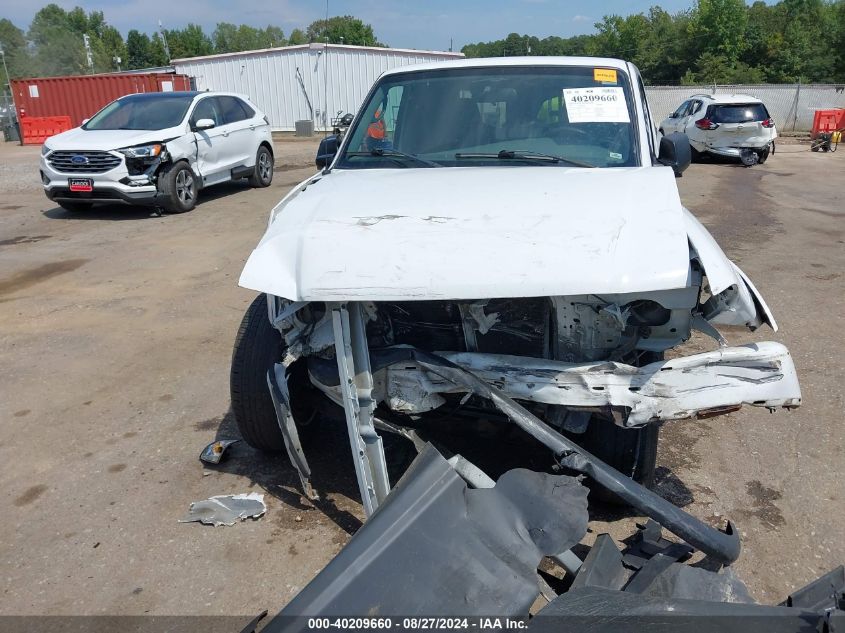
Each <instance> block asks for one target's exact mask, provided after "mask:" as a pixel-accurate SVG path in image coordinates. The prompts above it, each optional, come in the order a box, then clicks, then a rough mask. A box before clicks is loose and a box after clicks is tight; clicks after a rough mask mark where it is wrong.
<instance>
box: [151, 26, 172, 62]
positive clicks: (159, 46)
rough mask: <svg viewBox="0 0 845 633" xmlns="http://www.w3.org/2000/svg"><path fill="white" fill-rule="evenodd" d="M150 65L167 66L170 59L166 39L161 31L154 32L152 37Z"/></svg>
mask: <svg viewBox="0 0 845 633" xmlns="http://www.w3.org/2000/svg"><path fill="white" fill-rule="evenodd" d="M149 60H150V66H152V67H153V68H155V67H156V66H167V65H168V64H169V63H170V59H169V58H168V57H167V51H166V50H165V48H164V40H163V39H162V38H161V35H160V34H159V33H153V35H152V37H150V57H149Z"/></svg>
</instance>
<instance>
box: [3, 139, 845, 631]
mask: <svg viewBox="0 0 845 633" xmlns="http://www.w3.org/2000/svg"><path fill="white" fill-rule="evenodd" d="M314 149H315V144H314V143H313V142H311V141H308V142H302V141H299V142H295V141H292V140H288V141H282V142H280V143H278V144H277V156H278V157H279V158H278V161H277V162H278V163H279V164H280V166H281V167H280V168H279V169H278V170H277V172H276V177H275V180H274V182H273V185H272V186H271V187H270V188H268V189H264V190H252V189H249V188H248V187H246V185H245V184H232V185H226V186H222V187H220V188H218V189H216V190H214V191H209V192H204V194H203V196H202V201H201V204H200V205H199V206H198V207H197V208H196V209H195V210H194V211H193V212H191V213H188V214H184V215H172V216H164V217H160V218H157V217H150V214H149V213H148V212H147V211H144V210H140V209H134V208H128V207H114V208H103V209H95V210H94V211H92V212H89V213H85V214H78V215H73V214H69V213H67V212H65V211H63V210H62V209H60V208H57V207H56V206H55V205H53V204H52V203H50V202H49V201H48V200H47V199H46V198H45V197H44V195H43V193H42V192H41V190H40V185H39V184H38V178H37V160H38V148H37V147H34V148H29V147H27V148H21V147H17V146H14V145H11V144H5V145H0V196H2V197H0V324H2V327H0V419H2V424H0V464H2V468H0V490H2V492H0V495H2V499H3V507H4V508H5V511H4V512H2V514H1V515H0V570H2V571H1V572H0V592H1V593H0V595H2V597H1V598H0V613H2V614H102V613H105V614H145V613H150V614H162V615H164V614H174V615H176V614H178V615H183V614H206V615H216V614H239V615H251V614H255V613H257V612H259V611H261V610H263V609H265V608H266V609H270V611H271V613H272V612H273V611H274V610H277V609H278V608H280V607H281V606H282V605H283V604H285V603H286V602H287V601H288V600H289V599H290V598H291V597H292V596H293V595H294V594H295V593H296V592H297V591H298V590H299V589H300V588H302V587H303V586H304V585H305V584H306V583H307V582H308V581H309V580H310V579H311V578H312V577H313V576H314V575H315V574H316V573H317V572H318V571H319V570H320V569H321V568H322V567H323V566H324V565H325V564H326V563H327V562H328V561H329V560H330V559H331V558H332V556H333V555H334V554H336V553H337V552H338V551H339V550H340V548H341V547H342V546H343V545H344V543H346V541H347V540H348V538H349V536H350V534H351V533H354V531H355V529H357V528H358V527H359V526H360V524H361V519H362V517H363V513H362V511H361V507H360V504H359V502H358V500H357V488H356V485H355V482H354V473H353V470H352V464H351V460H350V459H349V458H348V453H346V452H345V451H346V450H348V449H346V448H345V447H344V445H343V440H342V435H341V439H340V440H336V439H333V440H332V441H331V442H330V446H329V447H328V449H327V450H326V451H325V452H324V453H323V454H320V455H314V454H313V453H312V457H311V459H312V467H313V469H314V471H315V472H316V473H317V474H316V485H317V487H318V488H320V489H322V490H323V491H324V493H325V499H324V500H323V501H321V502H319V503H318V504H317V505H316V506H315V505H312V504H310V503H308V502H305V501H304V500H303V498H302V497H301V496H300V495H299V492H298V487H297V482H296V476H295V474H294V472H293V470H292V468H291V467H290V466H289V465H288V463H287V460H286V459H285V458H282V457H266V456H262V455H259V454H257V453H256V452H254V451H253V450H251V449H250V448H249V447H247V446H245V445H243V444H239V445H236V446H235V447H234V448H233V450H232V452H231V456H230V459H229V460H228V461H227V462H225V463H224V464H223V465H222V466H221V467H219V468H204V467H203V466H202V465H201V463H200V462H199V461H198V459H197V457H198V455H199V452H200V450H201V449H202V448H203V447H204V446H205V445H206V443H208V442H209V441H211V440H212V439H214V438H215V437H224V436H232V435H233V434H236V433H237V431H236V429H235V428H234V424H233V421H232V418H231V413H230V411H229V395H228V369H229V360H230V355H231V346H232V341H233V338H234V335H235V332H236V330H237V327H238V323H239V321H240V319H241V316H242V314H243V312H244V310H245V308H246V306H247V305H248V303H249V302H250V301H251V300H252V298H253V294H252V293H251V292H249V291H246V290H243V289H240V288H239V287H238V286H237V279H238V275H239V273H240V271H241V268H242V266H243V263H244V261H245V260H246V258H247V256H248V255H249V253H250V251H251V249H252V248H253V246H254V245H255V244H256V243H257V241H258V239H259V237H260V236H261V233H262V231H263V229H264V227H265V226H266V222H267V215H268V211H269V209H270V208H271V207H272V206H273V205H274V204H275V202H277V201H278V200H279V199H280V198H281V197H282V195H283V194H284V193H285V192H286V191H287V190H288V189H289V188H290V187H291V186H293V185H294V184H295V183H297V182H299V181H301V180H302V179H303V178H305V177H306V176H307V175H309V174H310V173H311V172H312V168H311V167H310V166H309V164H310V161H311V157H312V156H313V153H314ZM843 168H845V152H839V153H837V154H833V155H823V154H811V153H810V152H809V151H806V146H800V145H787V144H784V145H781V146H780V151H778V153H777V154H775V155H774V156H773V157H772V158H771V159H770V160H769V162H768V163H767V164H765V165H763V166H757V167H754V168H751V169H745V168H742V167H738V166H734V165H728V164H696V165H693V166H692V167H691V168H690V169H689V171H688V172H687V173H686V175H685V176H684V177H683V178H682V179H680V180H679V181H678V184H679V186H680V189H681V192H682V197H683V200H684V202H685V204H686V205H687V206H688V207H689V208H690V209H691V210H692V211H693V212H694V213H696V215H697V216H698V217H699V218H700V219H701V220H702V221H703V222H704V223H705V224H706V225H707V226H708V227H709V228H710V229H711V231H712V232H713V233H714V235H715V237H716V238H717V240H718V241H719V242H720V243H721V245H722V246H723V248H724V249H725V250H726V251H727V253H728V254H729V255H730V256H731V257H732V258H733V259H734V260H735V261H736V262H737V263H738V264H739V265H740V266H742V268H743V269H744V270H745V271H746V273H748V275H749V276H750V277H751V278H752V279H753V280H754V281H755V283H756V284H757V286H758V288H759V289H760V290H761V291H762V293H763V294H764V296H765V297H766V299H767V300H768V302H769V305H770V306H771V308H772V310H773V311H774V313H775V315H776V317H777V319H778V322H779V324H780V327H781V330H780V331H779V332H778V333H776V334H773V333H772V332H771V331H770V330H768V329H763V330H761V331H758V332H756V333H753V334H752V333H748V332H745V331H743V330H741V329H738V328H737V329H732V330H730V331H729V332H727V335H728V338H729V340H730V342H732V343H739V342H746V341H757V340H767V339H771V340H777V341H781V342H783V343H785V344H786V345H787V346H788V347H789V348H790V350H791V351H792V354H793V355H794V357H795V362H796V365H797V367H798V370H799V373H800V377H801V384H802V389H803V395H804V405H803V406H802V407H801V408H800V409H799V410H797V411H795V412H792V413H787V412H783V411H781V412H777V413H775V414H770V413H768V412H767V411H766V410H760V409H752V408H746V409H744V410H742V411H741V412H738V413H735V414H731V415H728V416H724V417H721V418H716V419H711V420H706V421H694V422H693V421H690V422H675V423H671V424H669V425H667V426H666V427H665V428H664V430H663V435H662V440H661V446H660V455H659V463H660V467H661V469H660V473H659V475H660V484H659V490H660V491H661V493H662V494H664V495H665V496H667V497H669V498H670V499H672V500H673V501H675V502H676V503H679V504H682V505H685V506H686V508H687V510H689V511H690V512H692V513H693V514H695V515H697V516H700V517H703V518H705V519H707V520H708V521H711V522H713V523H714V524H715V523H719V522H721V521H723V520H724V519H725V518H730V519H731V520H732V521H734V522H735V523H736V524H737V526H738V527H739V529H740V530H741V533H742V536H743V554H742V557H741V558H740V560H739V562H738V564H737V565H736V567H737V569H738V572H739V574H740V575H741V577H742V578H744V579H745V580H746V582H747V583H748V584H749V586H750V588H751V590H752V593H753V594H754V596H755V597H756V598H757V599H759V600H760V601H763V602H769V603H771V602H774V601H777V600H780V599H782V598H783V597H784V596H785V595H786V594H787V593H789V591H790V590H791V589H793V588H795V587H798V586H800V585H802V584H803V583H805V582H806V581H808V580H809V579H812V578H815V577H816V576H817V575H819V574H820V573H822V572H825V571H827V570H828V569H830V568H831V567H833V566H835V565H838V564H840V563H842V562H845V511H843V492H842V479H843V477H842V475H843V469H844V467H845V432H843V424H842V419H841V412H842V410H843V387H842V358H843V355H845V344H843V334H842V332H843V327H845V323H843V314H845V310H843V298H844V297H845V292H843V291H844V290H845V288H844V287H843V270H845V246H843V244H845V224H843V209H845V205H844V204H843V196H842V177H841V175H842V173H845V172H843ZM705 345H710V344H709V343H708V342H702V341H700V340H695V341H693V342H692V344H691V348H692V349H696V348H701V347H702V346H705ZM249 491H258V492H263V493H264V494H265V499H266V501H267V505H268V511H267V514H266V515H265V516H264V517H263V518H261V519H260V520H257V521H246V522H244V523H241V524H238V525H236V526H234V527H220V528H212V527H208V526H202V525H199V524H182V523H178V522H177V521H178V519H179V518H180V517H182V516H184V515H185V513H186V511H187V509H188V506H189V504H190V502H191V501H196V500H200V499H205V498H207V497H209V496H212V495H216V494H227V493H238V492H249ZM593 519H594V520H593V521H592V523H591V527H592V532H593V535H594V534H595V533H598V532H602V531H610V532H611V533H612V534H613V535H614V536H616V537H623V536H626V535H627V534H629V533H630V529H631V527H632V525H633V522H634V521H635V520H636V519H637V517H631V516H629V515H625V514H624V513H622V514H615V515H607V514H605V515H600V514H596V515H594V517H593ZM590 538H592V536H591V537H590Z"/></svg>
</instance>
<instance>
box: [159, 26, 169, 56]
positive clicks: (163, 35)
mask: <svg viewBox="0 0 845 633" xmlns="http://www.w3.org/2000/svg"><path fill="white" fill-rule="evenodd" d="M158 32H159V33H160V34H161V41H162V42H163V43H164V55H165V56H166V57H167V63H168V64H169V63H170V47H169V46H168V45H167V33H165V32H164V27H163V26H162V25H161V20H159V21H158Z"/></svg>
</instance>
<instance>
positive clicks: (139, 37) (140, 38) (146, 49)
mask: <svg viewBox="0 0 845 633" xmlns="http://www.w3.org/2000/svg"><path fill="white" fill-rule="evenodd" d="M152 65H153V64H152V63H151V53H150V37H149V36H148V35H147V34H146V33H141V32H140V31H138V30H136V29H132V30H131V31H129V33H127V34H126V68H129V69H137V68H149V67H150V66H152Z"/></svg>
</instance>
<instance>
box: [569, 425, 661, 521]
mask: <svg viewBox="0 0 845 633" xmlns="http://www.w3.org/2000/svg"><path fill="white" fill-rule="evenodd" d="M659 435H660V427H659V426H658V425H657V424H647V425H646V426H644V427H641V428H638V429H626V428H622V427H621V426H617V425H616V424H614V423H613V421H611V420H606V419H601V418H598V417H594V418H593V419H592V420H591V421H590V424H589V425H588V426H587V431H586V432H585V433H584V435H583V437H582V439H581V441H580V442H579V444H581V445H582V446H583V447H584V448H585V449H587V451H589V452H590V453H592V454H593V455H595V456H596V457H598V458H599V459H600V460H602V461H603V462H605V463H606V464H608V465H609V466H612V467H613V468H615V469H616V470H618V471H619V472H621V473H622V474H623V475H625V476H627V477H630V478H631V479H633V480H634V481H636V482H638V483H640V484H642V485H643V486H645V487H646V488H650V487H651V486H652V485H653V484H654V473H655V470H656V469H657V441H658V438H659ZM591 494H593V495H594V496H596V497H597V498H598V499H600V500H602V501H606V502H610V503H616V504H620V503H622V501H621V500H620V499H619V498H618V497H617V496H616V495H614V494H612V493H610V492H608V491H607V490H605V489H604V488H601V487H599V486H594V487H593V490H592V493H591Z"/></svg>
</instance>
